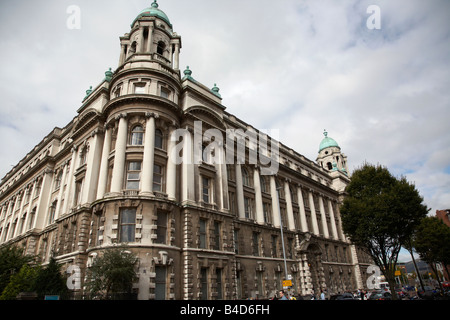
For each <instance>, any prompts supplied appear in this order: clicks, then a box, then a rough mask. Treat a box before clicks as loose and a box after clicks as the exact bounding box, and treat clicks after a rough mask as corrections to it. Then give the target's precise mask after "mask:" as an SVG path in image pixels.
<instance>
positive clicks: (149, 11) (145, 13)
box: [131, 0, 172, 28]
mask: <svg viewBox="0 0 450 320" xmlns="http://www.w3.org/2000/svg"><path fill="white" fill-rule="evenodd" d="M141 17H158V18H160V19H162V20H164V21H165V22H167V24H168V25H169V26H170V27H171V28H172V24H171V23H170V20H169V17H167V15H166V14H165V13H164V11H162V10H160V9H158V3H157V2H156V0H154V1H153V3H152V5H151V6H150V7H148V8H145V9H144V10H142V11H141V12H140V13H139V14H138V16H137V17H136V19H134V21H133V23H132V24H131V26H133V25H134V23H135V22H136V20H137V19H139V18H141Z"/></svg>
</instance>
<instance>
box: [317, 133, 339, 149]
mask: <svg viewBox="0 0 450 320" xmlns="http://www.w3.org/2000/svg"><path fill="white" fill-rule="evenodd" d="M323 135H324V136H325V138H323V140H322V142H321V143H320V146H319V152H320V151H322V150H323V149H325V148H329V147H338V148H339V145H338V144H337V142H336V141H335V140H334V139H332V138H330V137H328V132H327V131H326V130H325V131H324V132H323Z"/></svg>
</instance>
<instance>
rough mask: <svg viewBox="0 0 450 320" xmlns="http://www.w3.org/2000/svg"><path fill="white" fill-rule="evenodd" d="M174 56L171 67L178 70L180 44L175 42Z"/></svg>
mask: <svg viewBox="0 0 450 320" xmlns="http://www.w3.org/2000/svg"><path fill="white" fill-rule="evenodd" d="M174 53H175V58H174V60H173V68H174V69H175V70H178V69H179V68H180V62H179V61H180V44H179V43H178V42H177V43H175V52H174Z"/></svg>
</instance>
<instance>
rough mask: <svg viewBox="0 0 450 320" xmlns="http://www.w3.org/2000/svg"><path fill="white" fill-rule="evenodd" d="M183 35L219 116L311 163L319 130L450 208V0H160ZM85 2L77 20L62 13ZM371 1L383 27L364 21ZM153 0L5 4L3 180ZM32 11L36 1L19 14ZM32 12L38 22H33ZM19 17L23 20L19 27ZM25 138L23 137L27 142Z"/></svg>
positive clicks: (188, 57) (1, 12) (98, 73)
mask: <svg viewBox="0 0 450 320" xmlns="http://www.w3.org/2000/svg"><path fill="white" fill-rule="evenodd" d="M158 3H159V5H160V9H162V10H163V11H164V12H165V13H166V14H167V15H168V16H169V18H170V20H171V22H172V24H173V26H174V31H176V32H177V33H178V34H180V35H181V37H182V49H181V57H180V60H181V63H180V66H181V69H182V70H183V69H184V67H185V66H186V65H189V66H190V69H191V70H192V71H193V74H192V76H193V77H194V78H195V79H196V80H198V81H200V82H202V83H203V84H205V85H206V86H209V87H213V85H214V83H217V85H218V87H219V88H220V93H221V95H222V97H223V104H224V105H225V106H226V107H227V111H228V112H230V113H232V114H235V115H236V116H238V117H239V118H241V119H243V120H244V121H246V122H247V123H249V124H251V125H253V126H254V127H256V128H259V129H280V138H281V140H282V142H283V143H284V144H286V145H288V146H289V147H291V148H293V149H294V150H296V151H298V152H299V153H301V154H303V155H305V156H306V157H308V158H310V159H311V160H315V158H316V156H317V151H318V146H319V143H320V141H321V139H322V137H323V136H322V132H323V130H324V129H327V131H328V132H329V136H331V137H332V138H334V139H335V140H336V141H337V142H338V143H339V145H340V146H341V148H342V151H343V152H344V153H345V154H346V155H347V156H348V163H349V167H350V169H354V168H355V167H358V166H359V165H360V164H361V163H362V162H363V161H369V162H372V163H380V164H383V165H386V166H387V167H388V168H389V169H390V170H391V171H393V173H394V174H396V175H406V177H407V178H408V180H410V181H414V182H415V184H416V187H417V188H418V189H419V191H420V192H421V194H422V195H423V196H424V197H425V202H426V203H427V204H428V206H429V207H431V208H432V209H433V212H434V211H435V210H436V209H443V208H446V207H448V206H449V203H450V194H449V192H448V190H450V188H449V187H450V172H449V170H448V168H449V167H450V161H449V160H450V159H449V156H448V154H450V152H448V151H450V150H448V147H449V146H450V135H449V134H448V130H447V119H449V118H450V117H449V113H450V108H449V104H450V92H449V90H448V88H449V87H450V83H449V82H450V65H449V57H450V41H449V36H450V25H449V24H448V17H447V14H448V12H450V11H449V9H450V4H449V3H448V1H445V0H443V1H437V0H436V1H427V2H423V1H419V0H417V1H387V0H377V1H368V0H365V1H350V0H347V1H339V2H336V1H331V0H327V1H301V0H283V1H277V2H273V1H267V0H246V1H237V0H229V1H214V2H213V1H206V0H191V1H175V0H160V1H158ZM72 4H76V5H78V6H79V7H80V9H81V29H80V30H69V29H67V27H66V20H67V17H68V14H67V13H66V8H67V7H68V6H69V5H72ZM373 4H376V5H378V6H379V8H380V13H381V29H380V30H376V29H375V30H369V29H368V28H367V27H366V20H367V18H368V17H369V15H370V14H368V13H367V12H366V9H367V7H368V6H369V5H373ZM149 5H150V2H149V1H148V0H134V1H126V2H125V1H118V0H115V1H114V0H113V1H103V0H102V1H100V0H98V1H86V0H79V1H77V2H76V3H74V2H73V1H58V2H50V1H40V2H39V5H37V4H36V2H35V1H34V2H31V1H20V2H12V1H8V2H2V3H1V4H0V21H1V22H0V25H1V28H2V31H3V32H2V34H3V35H4V36H3V37H2V39H1V40H0V44H1V46H2V48H3V50H2V51H1V52H0V59H1V61H3V62H4V65H3V67H2V68H3V70H2V73H1V74H0V84H1V86H0V94H1V96H2V104H1V105H0V134H1V135H2V137H5V136H8V137H9V136H13V137H15V140H18V141H21V143H20V144H19V145H18V144H17V143H15V142H14V140H13V139H2V141H1V142H0V147H1V148H2V149H3V150H8V152H2V154H0V175H1V176H3V175H4V174H6V172H7V171H8V170H10V168H11V165H13V164H15V163H17V162H18V161H19V160H20V159H21V158H23V157H24V156H25V155H26V153H28V152H29V151H30V150H31V149H32V148H33V147H34V145H36V144H37V143H38V142H39V141H40V139H42V138H43V137H44V136H45V135H46V134H48V133H49V132H50V131H51V130H52V129H53V127H55V126H59V127H62V126H65V125H66V124H67V123H68V122H69V121H70V120H71V119H72V118H73V117H74V116H75V115H76V110H77V109H78V108H79V107H80V105H81V99H82V98H83V97H84V93H85V90H86V89H88V88H89V86H90V85H92V86H95V85H97V84H98V83H99V82H100V81H101V80H102V79H103V77H104V72H105V71H106V70H107V69H108V68H109V67H112V68H113V69H115V68H116V66H117V62H118V58H119V49H120V47H119V36H122V35H123V34H124V33H126V32H128V31H129V28H130V24H131V22H132V21H133V19H134V18H135V17H136V16H137V14H138V13H139V12H140V11H141V10H142V9H143V8H145V7H148V6H149ZM30 6H32V7H33V10H31V11H30V10H28V8H29V7H30ZM38 17H39V19H38ZM19 21H27V22H28V23H19ZM22 142H23V143H22Z"/></svg>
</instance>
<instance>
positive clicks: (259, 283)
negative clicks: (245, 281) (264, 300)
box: [256, 271, 264, 297]
mask: <svg viewBox="0 0 450 320" xmlns="http://www.w3.org/2000/svg"><path fill="white" fill-rule="evenodd" d="M256 279H257V280H256V281H257V286H258V294H259V296H260V297H262V296H263V294H264V289H263V273H262V272H261V271H257V272H256Z"/></svg>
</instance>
